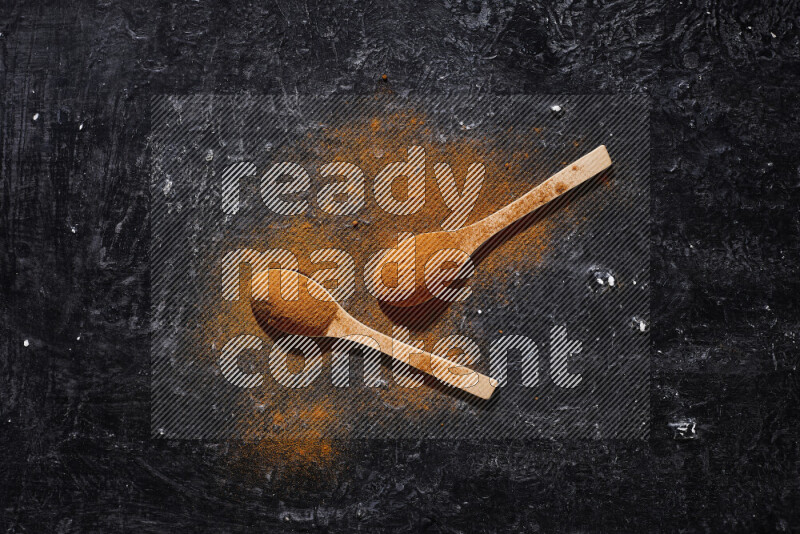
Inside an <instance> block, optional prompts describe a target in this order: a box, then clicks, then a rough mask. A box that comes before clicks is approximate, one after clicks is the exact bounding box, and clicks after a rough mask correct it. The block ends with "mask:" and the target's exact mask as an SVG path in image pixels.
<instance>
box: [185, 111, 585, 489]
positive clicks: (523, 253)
mask: <svg viewBox="0 0 800 534" xmlns="http://www.w3.org/2000/svg"><path fill="white" fill-rule="evenodd" d="M376 98H384V97H382V96H378V97H376ZM387 108H389V106H387ZM343 113H345V114H346V113H349V111H347V110H345V111H343ZM330 122H331V124H330V125H326V124H322V125H320V126H319V127H317V128H315V129H313V130H312V131H309V132H308V133H307V134H306V136H305V137H304V138H303V139H301V140H300V141H299V142H296V143H293V144H291V145H287V146H278V147H276V149H275V151H274V152H273V153H272V154H271V158H270V164H271V163H274V162H277V161H293V162H297V163H300V164H301V165H303V166H304V168H306V169H307V170H308V172H309V174H310V175H311V177H312V190H311V194H310V196H309V199H310V201H311V204H312V206H314V207H313V213H314V215H313V216H295V217H285V218H283V219H272V220H273V221H278V222H272V223H270V224H269V225H268V226H261V227H258V226H256V227H254V228H252V229H251V233H250V235H249V237H248V240H249V243H250V245H249V246H250V248H253V249H258V250H264V249H268V248H283V249H286V250H289V251H291V252H293V253H294V254H295V255H296V256H297V258H298V260H299V262H300V269H301V271H303V272H304V273H305V274H307V275H309V274H311V273H312V272H313V271H315V270H316V269H319V268H321V267H323V265H313V264H311V263H310V260H309V254H310V252H311V251H313V250H317V249H321V248H338V249H341V250H344V251H347V252H348V253H349V254H350V255H351V256H352V257H353V258H354V260H355V263H356V294H355V295H354V296H353V297H352V298H351V299H349V300H348V301H346V302H343V303H342V305H343V306H344V307H345V309H346V310H348V312H349V313H351V314H352V315H353V316H354V317H355V318H356V319H358V320H360V321H361V322H363V323H365V324H366V325H368V326H370V327H372V328H375V329H376V330H379V331H382V332H384V333H387V334H391V330H392V326H393V324H394V323H393V322H392V320H390V318H389V317H387V315H386V313H385V312H384V310H382V309H381V308H380V306H379V305H378V303H377V302H376V301H375V299H374V298H373V297H372V296H371V295H369V293H368V292H367V291H366V289H365V286H364V282H363V268H364V264H365V262H366V261H367V258H368V257H370V256H371V255H372V254H374V253H375V252H376V251H377V250H378V249H381V248H389V247H393V246H396V244H397V243H396V238H397V235H398V233H399V232H401V231H405V232H412V233H415V234H420V233H423V232H431V231H437V230H441V228H440V226H439V224H440V223H441V221H443V220H444V219H445V218H446V217H447V216H448V215H449V213H450V210H449V208H448V207H447V206H446V205H445V203H444V201H443V200H442V197H441V194H440V193H439V189H438V185H437V183H436V179H435V177H434V173H433V167H434V163H437V162H445V163H448V164H450V165H451V166H452V169H453V173H454V176H455V178H456V182H457V184H458V185H459V187H462V186H463V182H464V177H465V176H466V172H467V168H468V167H469V165H470V164H472V163H474V162H481V163H483V164H484V165H485V167H486V177H485V181H484V185H483V189H482V190H481V193H480V196H479V198H478V202H477V204H476V206H475V208H474V210H473V212H472V213H471V214H470V217H469V220H468V221H467V224H470V223H473V222H475V221H478V220H480V219H482V218H483V217H486V216H487V215H490V214H491V213H494V212H495V211H497V210H498V209H500V208H502V207H504V206H506V205H507V204H509V203H510V202H512V201H514V200H516V199H517V198H519V196H521V195H523V194H525V193H526V192H527V191H529V190H530V189H531V188H532V187H533V185H534V184H535V183H536V182H538V181H541V180H542V179H544V178H545V176H531V175H530V174H531V173H530V168H531V161H532V160H533V158H534V157H535V156H532V155H535V153H536V152H537V151H538V149H536V148H535V147H534V145H535V142H534V141H535V140H536V139H538V137H539V136H541V135H542V132H541V129H539V128H529V129H525V128H521V127H520V128H517V129H516V130H514V129H508V130H507V131H505V132H502V133H499V134H497V135H498V137H495V138H487V137H486V136H483V137H481V136H476V137H470V136H469V135H468V132H463V135H451V136H450V137H449V138H447V140H446V141H441V138H440V132H438V131H436V130H434V129H433V128H432V127H431V126H430V124H431V120H430V118H429V117H428V116H427V115H426V114H424V113H422V112H420V111H418V110H415V109H413V108H407V109H400V110H395V111H391V112H385V113H381V114H376V115H374V116H368V117H359V118H357V119H354V120H349V119H347V117H346V116H341V117H331V121H330ZM412 145H419V146H422V147H424V149H425V151H426V152H425V154H426V168H427V171H426V173H427V177H426V202H425V205H424V207H423V208H422V209H421V210H420V211H419V212H418V213H416V214H412V215H408V216H394V215H390V214H387V213H385V212H383V211H382V210H381V209H380V208H379V207H378V206H377V205H376V203H375V199H374V197H373V194H372V184H373V182H374V179H375V177H376V176H377V174H378V173H379V172H380V171H381V170H382V169H383V168H384V167H385V166H386V165H387V164H389V163H392V162H395V161H405V160H406V158H407V152H406V151H407V149H408V148H409V147H410V146H412ZM513 146H517V147H519V146H523V147H528V148H526V149H524V150H519V149H511V148H507V147H513ZM333 161H346V162H350V163H353V164H355V165H357V166H358V167H359V168H360V169H361V170H362V171H363V172H364V174H365V176H366V205H365V207H364V208H363V209H362V210H361V211H360V212H359V213H357V214H355V215H352V216H332V215H329V214H325V213H322V212H321V211H320V210H319V209H318V208H317V207H316V202H315V198H316V191H318V188H319V187H321V185H322V184H323V183H324V182H323V178H322V177H321V176H319V174H318V172H317V171H318V169H319V166H321V165H323V164H326V163H329V162H333ZM259 171H260V172H263V169H259ZM259 175H260V173H259ZM561 217H562V219H563V220H561V222H558V221H556V220H555V219H554V218H552V217H544V218H541V219H539V220H536V221H534V222H532V223H531V224H529V225H528V226H527V227H526V228H524V229H523V230H522V231H520V232H519V233H517V234H516V235H513V236H511V237H510V238H508V239H507V240H506V241H505V242H503V243H502V244H500V245H499V246H498V247H497V248H496V249H495V250H494V251H493V252H492V253H491V254H489V255H488V256H487V257H486V258H485V259H483V261H482V262H481V263H480V264H479V265H478V268H477V271H476V274H475V275H474V276H473V280H472V281H471V287H472V288H473V292H474V296H473V298H472V299H471V300H468V301H466V302H463V303H456V304H453V305H450V306H448V307H447V308H446V309H444V311H443V312H442V313H441V315H440V316H439V317H437V319H436V320H435V321H433V322H432V324H430V325H429V326H427V327H426V328H425V329H424V330H422V331H417V332H414V331H413V330H412V332H411V336H412V338H413V339H415V340H419V339H421V340H423V341H424V343H425V349H427V350H432V349H433V346H434V344H435V343H436V342H437V341H438V340H439V339H441V338H442V337H445V336H447V335H452V334H462V335H466V336H470V337H474V336H473V335H472V333H471V332H470V331H469V330H468V328H469V326H466V327H463V326H460V325H461V323H463V321H462V320H461V319H462V317H463V315H464V313H465V312H466V311H467V310H469V309H470V308H472V307H474V306H475V300H474V299H476V298H481V299H484V300H485V299H487V298H489V299H490V300H491V301H492V302H493V306H496V307H498V308H499V307H502V306H507V305H508V304H509V303H508V302H507V301H506V300H505V299H504V297H503V294H504V288H505V287H507V286H508V284H510V283H511V277H512V275H513V272H514V271H515V270H517V271H527V272H530V271H532V270H535V267H536V265H538V264H539V263H541V262H542V260H543V259H544V258H545V257H546V256H547V253H548V251H549V250H550V248H551V239H552V235H553V231H554V230H555V229H556V227H557V226H558V225H563V224H565V222H564V221H565V220H566V223H568V224H575V221H572V220H571V219H570V216H569V211H568V208H567V210H561ZM564 217H566V219H564ZM212 261H213V259H212ZM465 328H466V330H465ZM243 333H247V334H251V335H254V336H259V337H260V338H262V339H264V340H265V344H267V345H268V344H269V340H268V339H267V337H266V335H265V334H264V332H263V331H262V330H261V329H260V327H259V326H258V324H256V322H255V320H254V318H253V316H252V312H251V310H250V307H249V305H248V303H247V302H246V300H245V299H240V301H238V302H225V303H223V305H221V306H220V307H219V308H215V309H209V310H208V311H207V312H206V315H205V317H204V320H203V321H201V324H200V325H198V332H197V335H198V337H199V339H200V341H201V342H202V343H204V344H205V345H204V346H213V347H214V348H215V349H216V351H214V352H211V354H215V355H217V356H218V354H219V353H218V351H219V349H220V348H221V347H222V345H223V344H224V343H225V342H226V341H227V340H228V339H230V338H231V337H233V336H235V335H238V334H243ZM476 340H477V341H480V340H478V339H477V338H476ZM323 357H324V359H325V365H326V366H329V365H330V355H329V354H325V355H324V356H323ZM485 360H486V358H485V356H484V361H482V362H480V365H479V366H477V367H476V370H479V371H483V372H486V366H487V362H486V361H485ZM326 368H327V369H329V367H326ZM261 370H262V372H264V373H265V375H268V366H267V365H266V362H263V366H262V368H261ZM319 379H320V380H322V379H325V373H323V375H322V376H321V377H320V378H319ZM267 380H270V379H269V378H267ZM312 387H313V386H312ZM318 389H319V390H320V391H319V393H318V395H317V396H316V397H315V398H314V399H313V401H310V402H309V403H308V404H307V405H304V406H302V407H301V408H296V407H295V408H286V407H280V408H276V407H274V406H272V405H271V402H272V400H271V397H270V395H271V391H270V387H269V386H268V385H265V386H262V387H260V388H254V389H251V390H248V395H249V398H248V400H247V402H246V403H245V405H243V406H242V410H240V413H241V414H243V415H241V416H240V420H239V421H238V428H239V430H240V431H241V433H242V435H249V436H251V437H252V438H256V437H257V436H259V435H263V434H260V432H262V431H263V429H265V428H267V429H269V430H270V431H272V432H274V434H275V435H287V436H298V435H301V436H303V438H302V439H262V440H260V441H250V442H244V443H241V444H239V445H237V446H235V447H234V454H233V459H234V461H233V463H234V464H236V465H239V464H241V465H242V466H245V469H252V466H253V464H258V465H261V466H263V467H265V468H274V469H278V470H282V472H284V473H286V474H287V476H289V477H291V476H299V477H306V478H311V477H319V476H324V474H325V473H330V471H331V470H332V469H334V468H335V465H336V459H337V458H338V457H339V456H340V455H342V454H343V453H344V449H343V445H342V442H341V441H338V440H330V439H325V438H323V436H324V435H326V434H325V429H326V427H327V425H328V423H330V422H331V421H332V420H334V419H336V418H337V417H342V416H343V414H342V413H341V412H337V410H336V406H335V405H334V403H333V402H332V400H331V399H330V398H328V397H326V395H325V394H324V393H323V388H318ZM380 395H381V401H382V402H383V403H384V404H385V406H386V407H387V409H389V408H390V407H391V408H402V409H404V410H405V412H404V414H405V416H406V418H407V419H408V420H410V421H413V419H414V418H415V417H423V416H424V415H425V414H426V413H429V412H430V411H431V410H432V409H436V410H442V409H446V410H455V409H456V403H455V401H454V400H453V399H450V398H448V397H447V396H446V395H444V394H443V393H442V392H441V391H437V390H434V389H431V388H428V387H425V386H423V387H420V388H416V389H405V388H396V387H393V388H385V389H381V390H380ZM260 404H261V405H267V406H269V407H270V408H269V409H268V410H266V411H265V412H263V413H260V412H258V410H255V409H253V406H258V405H260ZM409 424H413V423H409ZM265 425H266V426H265ZM248 466H249V467H248Z"/></svg>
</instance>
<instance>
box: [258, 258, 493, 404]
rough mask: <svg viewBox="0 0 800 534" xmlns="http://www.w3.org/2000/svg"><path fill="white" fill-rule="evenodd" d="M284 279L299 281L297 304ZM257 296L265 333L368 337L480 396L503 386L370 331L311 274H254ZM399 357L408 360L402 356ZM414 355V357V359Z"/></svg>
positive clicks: (390, 352)
mask: <svg viewBox="0 0 800 534" xmlns="http://www.w3.org/2000/svg"><path fill="white" fill-rule="evenodd" d="M284 276H286V279H288V280H295V279H296V280H297V281H298V284H299V294H298V298H297V299H296V300H286V299H284V298H283V296H282V294H281V291H280V283H281V278H283V277H284ZM295 277H296V278H295ZM251 295H258V296H259V298H251V301H250V302H251V308H252V310H253V315H254V316H255V318H256V320H257V321H258V323H259V324H260V325H262V328H263V327H266V328H267V329H275V330H279V331H281V332H285V333H288V334H296V335H303V336H308V337H332V338H344V337H347V336H367V337H370V338H372V339H373V340H374V341H375V342H377V344H378V346H379V347H380V351H381V352H383V353H384V354H387V355H388V356H391V357H392V358H395V359H398V360H399V361H401V362H403V363H405V364H408V365H409V366H411V367H414V368H415V369H418V370H420V371H423V372H425V373H428V374H430V375H432V376H434V377H436V378H438V379H439V380H441V381H442V382H444V383H445V384H448V385H450V386H452V387H455V388H458V389H461V390H463V391H466V392H468V393H471V394H472V395H475V396H476V397H480V398H482V399H489V398H490V397H491V396H492V393H493V392H494V390H495V388H496V387H497V382H496V381H495V380H493V379H491V378H489V377H488V376H486V375H483V374H481V373H478V372H476V371H473V370H471V369H468V368H466V367H464V366H463V365H460V364H458V363H456V362H453V361H451V360H448V359H447V358H444V357H442V356H439V355H436V354H431V353H430V352H427V351H422V350H419V349H417V348H415V347H411V346H409V345H407V344H405V343H401V342H399V341H397V340H394V339H392V338H391V337H389V336H387V335H385V334H383V333H381V332H378V331H377V330H373V329H372V328H369V327H368V326H366V325H364V324H363V323H361V322H359V321H358V320H356V319H355V318H354V317H353V316H351V315H350V314H349V313H347V311H345V309H344V308H342V306H341V305H339V303H337V302H336V301H334V300H333V297H332V296H331V295H330V293H328V291H327V290H326V289H325V288H323V287H322V286H321V285H319V284H318V283H317V282H315V281H314V280H312V279H310V278H308V277H307V276H305V275H302V274H299V273H295V272H293V271H285V270H282V269H269V270H267V271H263V272H260V273H254V274H253V277H252V284H251ZM312 295H313V296H312ZM320 299H324V300H320ZM399 353H404V354H405V355H406V356H404V357H400V356H398V354H399ZM408 354H411V355H412V356H411V357H408V356H407V355H408Z"/></svg>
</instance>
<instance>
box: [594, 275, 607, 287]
mask: <svg viewBox="0 0 800 534" xmlns="http://www.w3.org/2000/svg"><path fill="white" fill-rule="evenodd" d="M595 280H597V283H598V284H600V285H601V286H604V285H606V283H605V282H604V281H603V279H602V278H600V277H599V276H598V277H597V278H595Z"/></svg>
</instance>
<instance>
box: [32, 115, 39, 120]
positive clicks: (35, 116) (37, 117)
mask: <svg viewBox="0 0 800 534" xmlns="http://www.w3.org/2000/svg"><path fill="white" fill-rule="evenodd" d="M33 120H35V121H38V120H39V114H38V113H34V114H33Z"/></svg>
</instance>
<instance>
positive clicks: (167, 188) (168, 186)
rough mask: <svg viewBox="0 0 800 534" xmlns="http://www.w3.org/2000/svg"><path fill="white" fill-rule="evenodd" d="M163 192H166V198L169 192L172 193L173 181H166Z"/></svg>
mask: <svg viewBox="0 0 800 534" xmlns="http://www.w3.org/2000/svg"><path fill="white" fill-rule="evenodd" d="M163 191H164V196H167V195H169V192H170V191H172V180H170V179H169V178H167V179H166V181H165V182H164V189H163Z"/></svg>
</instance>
